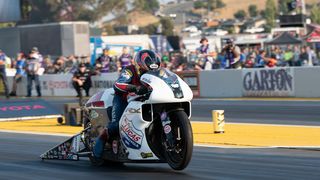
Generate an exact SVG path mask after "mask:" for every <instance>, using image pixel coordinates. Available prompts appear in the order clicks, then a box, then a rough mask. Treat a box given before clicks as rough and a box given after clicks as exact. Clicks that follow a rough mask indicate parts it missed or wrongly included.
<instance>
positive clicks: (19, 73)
mask: <svg viewBox="0 0 320 180" xmlns="http://www.w3.org/2000/svg"><path fill="white" fill-rule="evenodd" d="M25 63H26V60H25V55H24V54H23V53H22V52H20V53H18V56H17V60H16V64H15V67H16V74H15V75H14V78H13V83H12V90H11V93H10V96H16V95H17V94H16V91H17V83H19V82H20V81H21V80H22V77H23V76H25V69H24V68H25Z"/></svg>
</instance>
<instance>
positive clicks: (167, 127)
mask: <svg viewBox="0 0 320 180" xmlns="http://www.w3.org/2000/svg"><path fill="white" fill-rule="evenodd" d="M163 129H164V133H166V134H169V133H170V132H171V126H170V125H169V124H167V125H165V126H164V128H163Z"/></svg>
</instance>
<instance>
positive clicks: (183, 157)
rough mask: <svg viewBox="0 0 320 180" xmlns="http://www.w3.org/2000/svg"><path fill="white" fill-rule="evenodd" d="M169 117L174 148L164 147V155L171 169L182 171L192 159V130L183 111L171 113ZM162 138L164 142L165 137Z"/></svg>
mask: <svg viewBox="0 0 320 180" xmlns="http://www.w3.org/2000/svg"><path fill="white" fill-rule="evenodd" d="M169 117H170V120H171V129H172V135H173V136H172V137H173V138H174V142H175V146H174V148H168V147H166V146H164V147H165V150H164V155H165V158H166V160H167V162H168V164H169V165H170V167H171V168H172V169H174V170H182V169H184V168H186V167H187V166H188V164H189V162H190V160H191V157H192V151H193V135H192V128H191V124H190V121H189V119H188V116H187V114H186V113H185V112H184V111H174V112H171V113H170V114H169ZM162 137H163V140H164V141H166V138H165V136H162ZM164 141H163V142H164ZM164 144H165V143H164Z"/></svg>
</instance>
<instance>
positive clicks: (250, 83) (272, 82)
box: [242, 68, 294, 97]
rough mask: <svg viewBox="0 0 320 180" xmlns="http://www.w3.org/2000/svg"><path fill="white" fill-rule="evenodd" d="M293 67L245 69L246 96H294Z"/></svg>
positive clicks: (243, 77)
mask: <svg viewBox="0 0 320 180" xmlns="http://www.w3.org/2000/svg"><path fill="white" fill-rule="evenodd" d="M293 78H294V77H293V69H289V68H281V69H246V70H243V74H242V79H243V82H242V84H243V95H244V96H258V97H259V96H260V97H264V96H293V95H294V88H293V87H294V85H293V83H294V81H293Z"/></svg>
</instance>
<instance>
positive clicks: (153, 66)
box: [93, 50, 161, 160]
mask: <svg viewBox="0 0 320 180" xmlns="http://www.w3.org/2000/svg"><path fill="white" fill-rule="evenodd" d="M160 63H161V60H160V57H159V56H158V55H157V54H156V53H155V52H154V51H151V50H142V51H139V52H138V53H137V54H136V56H135V58H134V65H129V66H127V67H125V68H124V69H123V70H122V72H121V74H120V77H119V78H118V80H117V81H116V82H115V84H114V90H115V95H114V98H113V106H112V121H111V122H110V123H109V124H108V125H107V128H106V129H104V130H103V131H102V132H101V134H100V136H99V137H98V138H97V141H96V145H95V147H94V151H93V154H94V156H95V158H96V159H97V160H99V159H100V158H101V157H102V154H103V149H104V145H105V143H106V141H107V140H108V139H109V137H115V136H118V135H119V121H120V118H121V116H122V113H123V112H124V110H125V108H126V107H127V105H128V102H127V95H128V94H129V93H130V92H134V93H136V94H145V93H147V92H148V89H147V88H146V87H145V86H143V85H142V84H141V82H140V77H141V75H142V74H144V73H145V72H147V71H156V70H158V69H159V68H160Z"/></svg>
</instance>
